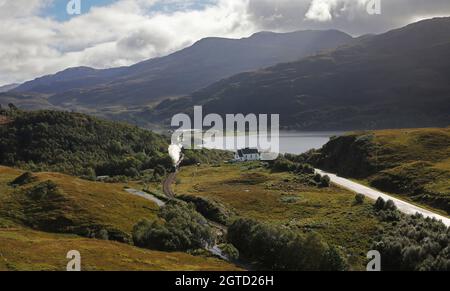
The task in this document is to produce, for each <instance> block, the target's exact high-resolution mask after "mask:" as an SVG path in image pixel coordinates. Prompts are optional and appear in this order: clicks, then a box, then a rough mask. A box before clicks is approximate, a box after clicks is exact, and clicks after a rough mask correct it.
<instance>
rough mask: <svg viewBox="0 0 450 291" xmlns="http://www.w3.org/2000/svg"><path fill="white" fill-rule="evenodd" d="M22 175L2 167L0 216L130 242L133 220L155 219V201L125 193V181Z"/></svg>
mask: <svg viewBox="0 0 450 291" xmlns="http://www.w3.org/2000/svg"><path fill="white" fill-rule="evenodd" d="M24 173H25V172H23V171H20V170H16V169H12V168H8V167H2V166H0V193H1V196H0V202H1V203H0V218H6V219H7V220H10V221H14V222H16V223H18V224H21V225H26V226H28V227H30V228H33V229H36V230H41V231H46V232H56V233H71V234H78V235H81V236H85V237H96V238H106V239H110V240H115V241H120V242H125V243H130V242H131V231H132V228H133V226H134V224H136V223H137V222H138V221H139V220H140V219H144V218H148V219H151V218H152V217H153V218H155V217H156V213H157V211H158V207H157V206H156V205H155V204H153V203H151V202H149V201H146V200H144V199H142V198H139V197H134V196H132V195H130V194H128V193H126V192H125V190H124V187H125V184H106V183H98V182H90V181H86V180H82V179H79V178H75V177H72V176H68V175H63V174H58V173H33V174H31V173H27V174H26V175H28V176H22V175H24ZM19 177H21V178H22V179H18V180H17V181H18V182H15V181H16V179H17V178H19ZM24 177H26V178H24ZM19 180H20V181H19Z"/></svg>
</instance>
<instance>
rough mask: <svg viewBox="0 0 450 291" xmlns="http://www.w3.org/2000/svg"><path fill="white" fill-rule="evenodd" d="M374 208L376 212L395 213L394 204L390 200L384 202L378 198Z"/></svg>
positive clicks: (395, 207)
mask: <svg viewBox="0 0 450 291" xmlns="http://www.w3.org/2000/svg"><path fill="white" fill-rule="evenodd" d="M374 208H375V210H376V211H395V210H397V206H396V205H395V202H394V201H392V200H388V201H387V202H386V201H384V199H383V198H381V197H379V198H378V199H377V201H376V202H375V205H374Z"/></svg>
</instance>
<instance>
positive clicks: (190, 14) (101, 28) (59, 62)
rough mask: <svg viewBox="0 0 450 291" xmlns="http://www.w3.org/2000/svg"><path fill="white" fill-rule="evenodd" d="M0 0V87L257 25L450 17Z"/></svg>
mask: <svg viewBox="0 0 450 291" xmlns="http://www.w3.org/2000/svg"><path fill="white" fill-rule="evenodd" d="M80 1H81V8H82V11H81V12H82V13H81V15H74V16H71V15H68V14H67V12H66V5H67V3H68V2H69V0H0V86H1V85H4V84H9V83H13V82H23V81H26V80H29V79H34V78H35V77H38V76H42V75H45V74H51V73H55V72H57V71H60V70H63V69H65V68H68V67H74V66H81V65H83V66H91V67H95V68H108V67H115V66H123V65H130V64H133V63H136V62H139V61H141V60H145V59H148V58H152V57H157V56H162V55H167V54H169V53H171V52H174V51H176V50H179V49H181V48H183V47H186V46H189V45H191V44H192V43H193V42H195V41H197V40H199V39H201V38H204V37H208V36H222V37H231V38H241V37H247V36H250V35H251V34H253V33H255V32H258V31H261V30H271V31H279V32H286V31H293V30H302V29H329V28H334V29H339V30H342V31H345V32H347V33H350V34H352V35H355V36H356V35H361V34H366V33H380V32H384V31H387V30H389V29H392V28H397V27H401V26H403V25H406V24H408V23H411V22H415V21H417V20H420V19H424V18H430V17H434V16H450V1H449V0H380V1H381V14H380V15H370V14H369V13H368V12H367V9H366V7H367V5H368V2H371V1H374V0H115V1H114V0H80Z"/></svg>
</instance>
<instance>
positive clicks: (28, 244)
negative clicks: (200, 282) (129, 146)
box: [0, 224, 239, 271]
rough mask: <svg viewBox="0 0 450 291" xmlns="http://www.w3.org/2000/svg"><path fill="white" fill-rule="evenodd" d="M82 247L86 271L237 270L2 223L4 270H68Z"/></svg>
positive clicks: (183, 256)
mask: <svg viewBox="0 0 450 291" xmlns="http://www.w3.org/2000/svg"><path fill="white" fill-rule="evenodd" d="M70 250H78V251H79V252H80V254H81V265H82V266H81V267H82V270H83V271H124V270H126V271H187V270H189V271H237V270H239V268H237V267H235V266H234V265H232V264H228V263H226V262H224V261H221V260H218V259H214V258H206V257H198V256H197V257H194V256H191V255H188V254H184V253H165V252H158V251H151V250H144V249H139V248H136V247H133V246H130V245H125V244H121V243H117V242H110V241H102V240H93V239H86V238H80V237H77V236H73V235H60V234H49V233H43V232H37V231H33V230H28V229H25V228H21V227H18V228H9V229H6V228H2V227H1V224H0V271H16V270H19V271H65V270H66V265H67V263H68V260H67V259H66V254H67V252H68V251H70Z"/></svg>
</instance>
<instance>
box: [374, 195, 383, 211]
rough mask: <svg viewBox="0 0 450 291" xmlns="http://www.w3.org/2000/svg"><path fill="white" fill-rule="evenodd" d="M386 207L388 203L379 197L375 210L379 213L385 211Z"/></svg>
mask: <svg viewBox="0 0 450 291" xmlns="http://www.w3.org/2000/svg"><path fill="white" fill-rule="evenodd" d="M385 205H386V202H385V201H384V199H383V198H381V197H379V198H378V199H377V201H376V202H375V205H374V208H375V210H377V211H381V210H383V209H384V206H385Z"/></svg>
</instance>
